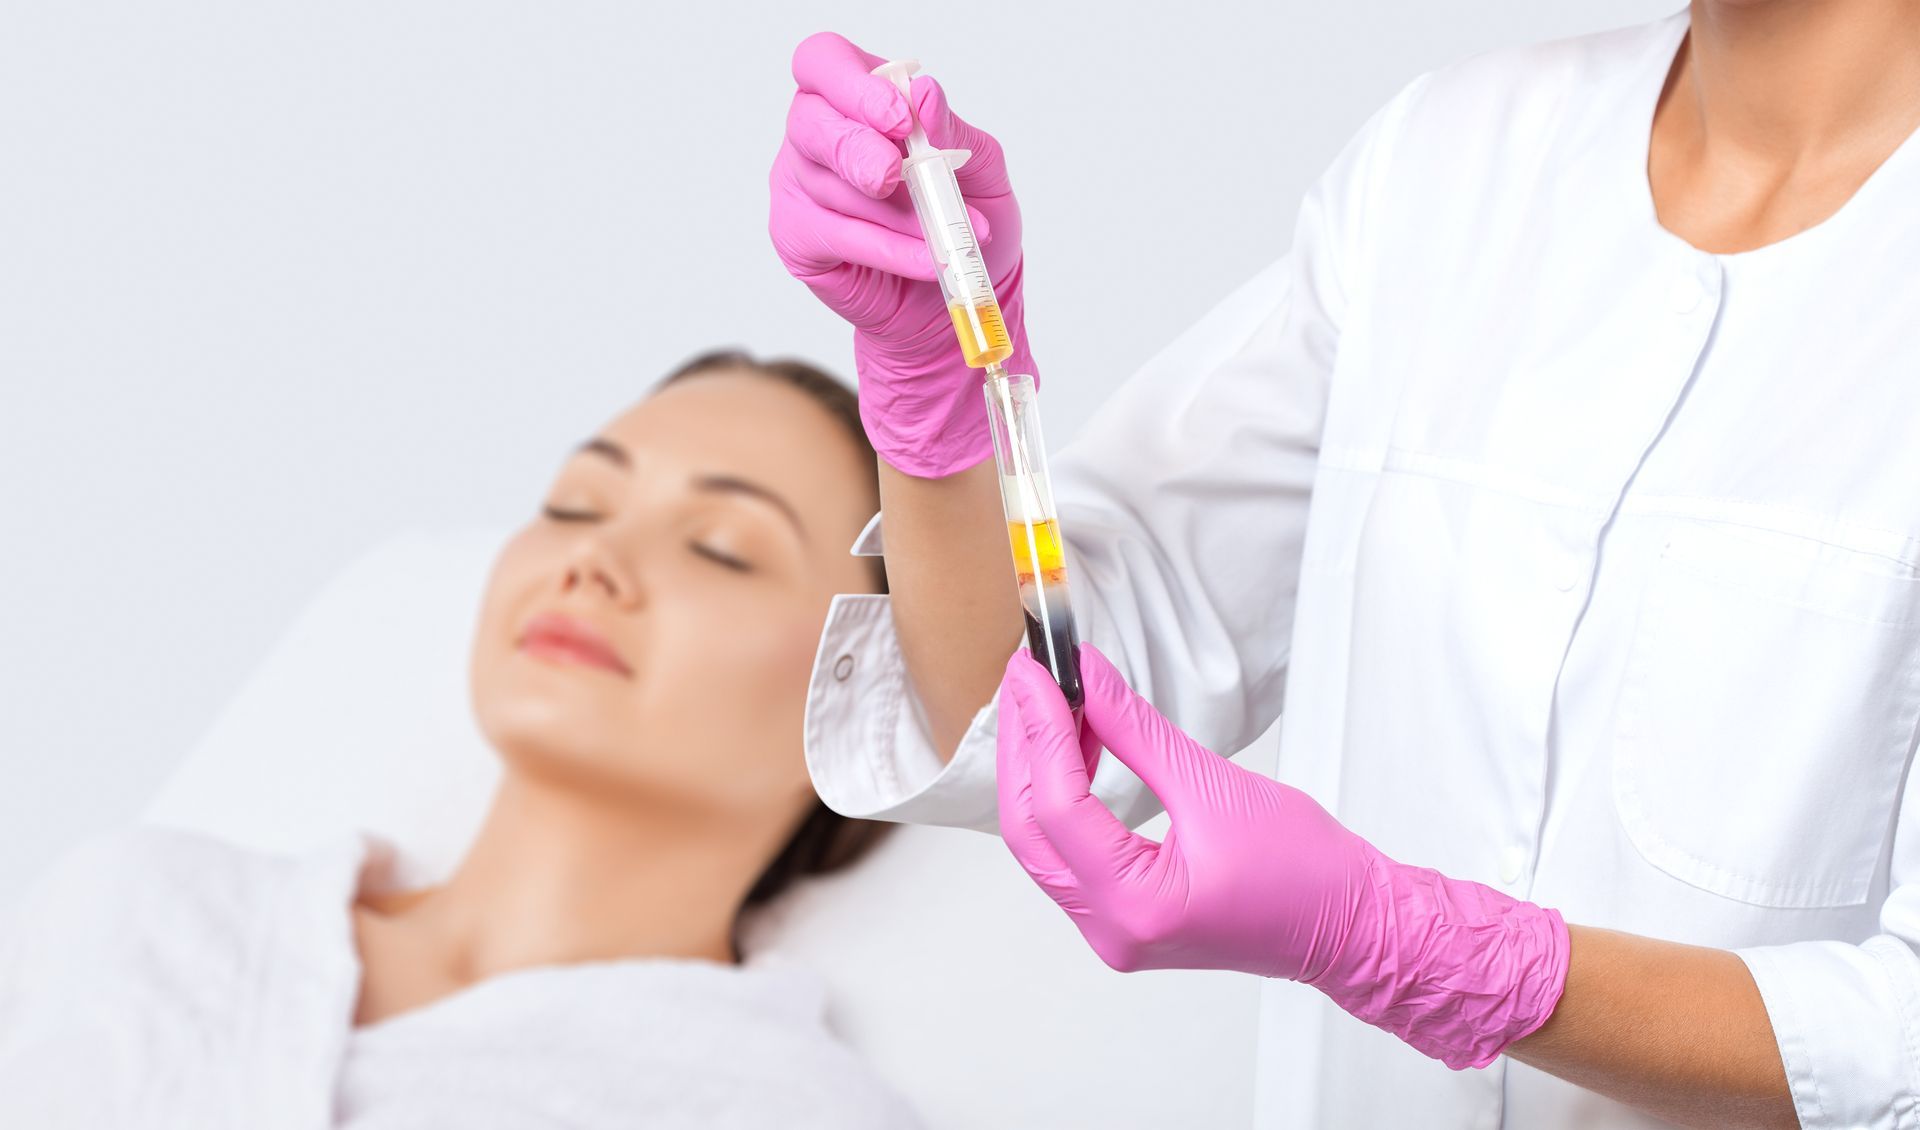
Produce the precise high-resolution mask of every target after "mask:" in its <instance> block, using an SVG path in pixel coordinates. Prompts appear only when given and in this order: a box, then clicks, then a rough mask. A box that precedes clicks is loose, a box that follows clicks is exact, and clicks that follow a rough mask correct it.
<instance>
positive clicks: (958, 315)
mask: <svg viewBox="0 0 1920 1130" xmlns="http://www.w3.org/2000/svg"><path fill="white" fill-rule="evenodd" d="M947 313H948V314H949V315H951V316H952V318H953V332H954V333H955V334H956V335H957V336H958V337H959V338H960V352H961V354H962V355H963V356H964V357H965V358H966V361H967V364H968V366H970V367H971V368H975V369H984V368H986V367H987V366H988V365H998V364H999V363H1000V362H1002V361H1005V360H1006V359H1007V358H1009V357H1011V356H1013V339H1012V338H1010V337H1008V336H1007V324H1006V322H1004V321H1003V320H1001V317H1000V304H999V303H997V302H981V303H978V304H977V305H972V306H969V305H968V304H966V303H965V302H953V303H949V304H948V306H947Z"/></svg>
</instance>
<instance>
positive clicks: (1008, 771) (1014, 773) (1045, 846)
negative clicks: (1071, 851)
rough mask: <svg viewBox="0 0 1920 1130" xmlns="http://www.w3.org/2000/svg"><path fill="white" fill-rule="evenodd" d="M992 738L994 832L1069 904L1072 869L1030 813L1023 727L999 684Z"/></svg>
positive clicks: (1043, 886)
mask: <svg viewBox="0 0 1920 1130" xmlns="http://www.w3.org/2000/svg"><path fill="white" fill-rule="evenodd" d="M999 712H1000V713H999V717H998V719H997V720H996V721H997V727H996V731H995V732H996V734H997V736H998V741H997V743H996V747H997V757H996V765H995V779H994V787H995V790H996V792H997V795H998V797H999V804H1000V838H1001V839H1002V840H1003V841H1005V842H1006V845H1007V850H1009V851H1011V852H1012V853H1013V857H1014V858H1015V859H1016V860H1018V861H1019V862H1020V866H1021V867H1022V868H1023V869H1024V870H1025V871H1026V873H1027V875H1028V876H1029V877H1031V878H1032V879H1033V881H1034V882H1035V883H1037V884H1038V885H1039V887H1040V889H1041V890H1043V891H1045V892H1046V893H1047V894H1048V895H1049V896H1050V897H1051V898H1052V899H1053V901H1055V902H1057V903H1059V904H1060V905H1061V906H1062V907H1065V908H1066V909H1068V910H1075V909H1076V906H1074V905H1070V904H1071V903H1074V902H1075V900H1074V897H1073V896H1074V894H1075V891H1076V888H1077V886H1078V885H1077V884H1076V883H1075V882H1074V880H1073V871H1072V870H1071V869H1070V868H1069V867H1068V866H1067V862H1066V860H1064V859H1061V858H1060V853H1059V852H1057V851H1055V850H1053V845H1052V844H1050V843H1048V842H1047V836H1046V833H1045V832H1042V831H1041V830H1040V824H1039V822H1038V821H1037V820H1035V819H1034V817H1033V779H1032V778H1031V777H1030V776H1029V775H1028V774H1027V761H1026V758H1025V757H1022V756H1021V745H1022V743H1023V742H1024V741H1025V740H1026V732H1025V730H1024V728H1023V727H1022V725H1021V722H1020V704H1019V703H1017V702H1015V701H1014V699H1013V695H1012V692H1010V691H1009V690H1008V689H1007V688H1006V687H1005V686H1004V685H1003V686H1002V687H1001V688H1000V701H999Z"/></svg>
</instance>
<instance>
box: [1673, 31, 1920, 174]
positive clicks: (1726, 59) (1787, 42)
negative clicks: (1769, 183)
mask: <svg viewBox="0 0 1920 1130" xmlns="http://www.w3.org/2000/svg"><path fill="white" fill-rule="evenodd" d="M1671 82H1672V86H1671V89H1670V91H1669V94H1670V95H1671V96H1672V99H1673V102H1674V109H1675V110H1676V111H1679V112H1681V113H1683V114H1687V115H1689V116H1692V117H1694V118H1695V119H1696V120H1697V127H1696V128H1697V129H1698V131H1699V134H1700V136H1701V138H1702V141H1703V144H1704V145H1705V146H1707V147H1709V148H1720V149H1723V150H1726V151H1728V152H1730V153H1744V154H1746V155H1747V156H1748V157H1749V158H1750V159H1760V160H1766V161H1769V162H1772V163H1777V164H1783V165H1791V164H1793V163H1796V162H1799V161H1802V160H1808V159H1818V158H1819V157H1820V156H1822V155H1823V154H1826V153H1831V152H1833V151H1836V150H1841V151H1844V150H1849V149H1854V148H1860V147H1873V146H1876V145H1879V144H1881V143H1883V142H1884V141H1885V140H1886V139H1887V138H1888V137H1889V136H1892V137H1893V139H1894V143H1895V144H1897V143H1898V140H1899V139H1900V138H1904V137H1905V136H1906V135H1907V134H1908V133H1910V132H1911V131H1912V129H1913V126H1914V119H1915V118H1916V117H1917V116H1920V4H1915V3H1912V2H1911V0H1757V2H1735V0H1693V6H1692V10H1691V27H1690V30H1689V32H1688V35H1687V43H1686V45H1685V47H1684V48H1683V49H1682V53H1681V56H1680V58H1679V60H1678V61H1677V63H1676V66H1675V68H1674V74H1673V76H1672V80H1671Z"/></svg>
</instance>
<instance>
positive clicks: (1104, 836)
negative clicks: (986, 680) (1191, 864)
mask: <svg viewBox="0 0 1920 1130" xmlns="http://www.w3.org/2000/svg"><path fill="white" fill-rule="evenodd" d="M1004 686H1005V688H1006V690H1007V692H1008V693H1009V694H1010V695H1011V697H1012V698H1013V703H1014V706H1015V708H1016V712H1017V714H1018V715H1019V723H1020V728H1021V732H1020V734H1019V735H1017V736H1018V737H1019V738H1020V739H1021V740H1020V749H1021V752H1022V753H1023V754H1024V756H1025V758H1026V762H1027V773H1028V777H1029V778H1030V781H1031V790H1032V791H1031V803H1032V812H1033V820H1034V822H1035V823H1036V824H1038V825H1039V826H1040V830H1041V832H1042V833H1044V834H1045V835H1046V838H1047V842H1048V843H1050V844H1051V845H1053V849H1054V851H1055V852H1057V853H1058V854H1059V856H1060V859H1061V860H1062V861H1063V862H1065V863H1066V865H1067V866H1068V868H1070V869H1071V870H1072V871H1073V873H1074V875H1075V876H1076V877H1077V878H1079V880H1080V881H1081V884H1082V886H1083V887H1085V888H1088V889H1090V890H1091V889H1098V888H1100V887H1102V886H1107V885H1110V881H1111V880H1112V879H1114V878H1116V877H1118V876H1119V875H1120V874H1121V873H1122V871H1123V868H1124V867H1125V865H1126V864H1127V862H1128V861H1130V860H1132V859H1134V858H1135V857H1137V856H1138V855H1139V854H1140V852H1141V851H1142V850H1155V849H1157V848H1158V847H1159V845H1158V844H1156V843H1154V842H1153V841H1152V840H1149V839H1146V838H1144V837H1141V836H1136V835H1134V834H1133V833H1132V832H1130V831H1128V830H1127V826H1126V825H1125V824H1122V823H1121V822H1120V821H1119V819H1118V818H1117V817H1115V816H1114V814H1113V813H1112V812H1110V811H1108V810H1107V806H1106V805H1105V804H1104V803H1102V802H1101V800H1100V798H1099V797H1097V796H1094V795H1093V792H1092V787H1091V782H1090V781H1089V780H1088V778H1087V765H1086V759H1085V757H1084V755H1083V753H1082V750H1081V746H1080V735H1079V731H1078V729H1077V727H1075V725H1074V721H1073V714H1072V712H1071V711H1069V710H1068V709H1067V700H1066V699H1065V698H1064V697H1063V696H1062V695H1061V694H1060V688H1059V687H1057V686H1055V685H1054V682H1053V676H1051V675H1049V674H1048V673H1047V669H1046V668H1045V667H1042V666H1041V665H1040V664H1039V663H1037V662H1035V661H1034V659H1033V657H1032V656H1030V655H1028V654H1027V653H1026V652H1024V651H1016V652H1015V653H1014V655H1013V658H1012V659H1010V660H1008V662H1007V673H1006V678H1005V680H1004ZM1103 879H1105V880H1107V881H1108V882H1102V880H1103Z"/></svg>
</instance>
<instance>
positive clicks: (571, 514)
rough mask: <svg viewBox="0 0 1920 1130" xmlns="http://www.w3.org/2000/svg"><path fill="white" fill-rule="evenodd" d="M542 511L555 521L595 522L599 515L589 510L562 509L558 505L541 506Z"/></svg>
mask: <svg viewBox="0 0 1920 1130" xmlns="http://www.w3.org/2000/svg"><path fill="white" fill-rule="evenodd" d="M541 511H542V513H544V514H546V516H547V517H549V518H551V519H553V520H554V521H556V522H597V521H599V520H600V515H598V514H595V513H594V512H593V511H591V510H563V509H561V508H560V507H558V506H543V507H541Z"/></svg>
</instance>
